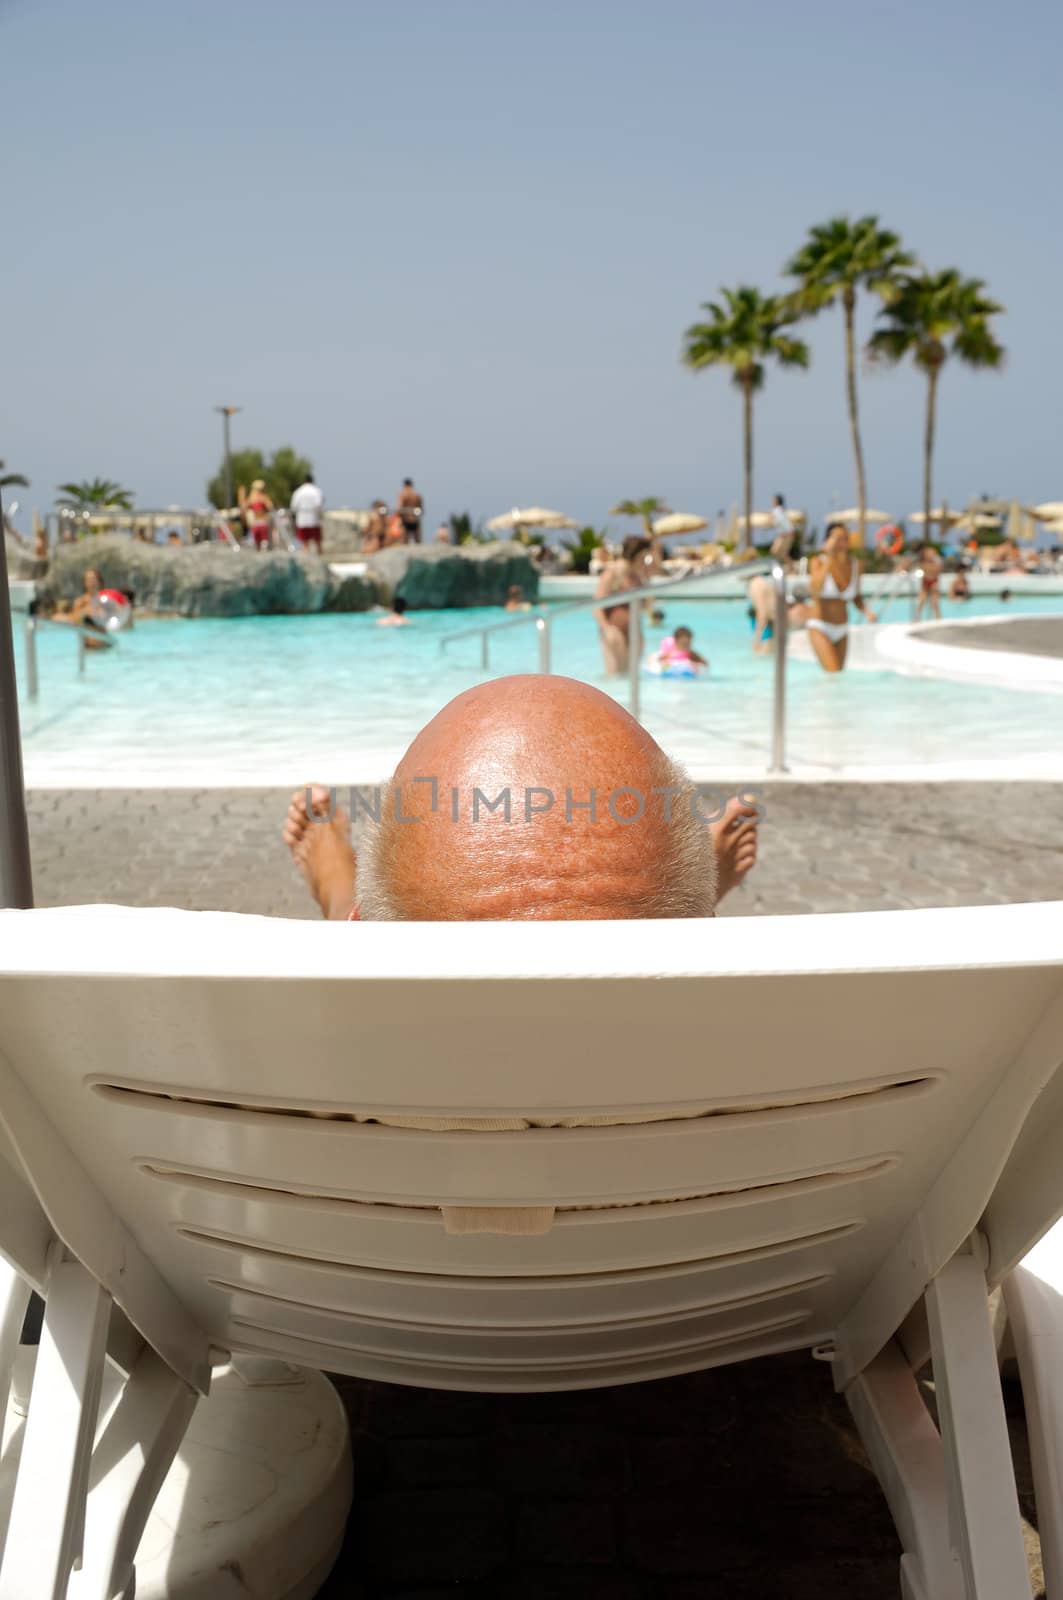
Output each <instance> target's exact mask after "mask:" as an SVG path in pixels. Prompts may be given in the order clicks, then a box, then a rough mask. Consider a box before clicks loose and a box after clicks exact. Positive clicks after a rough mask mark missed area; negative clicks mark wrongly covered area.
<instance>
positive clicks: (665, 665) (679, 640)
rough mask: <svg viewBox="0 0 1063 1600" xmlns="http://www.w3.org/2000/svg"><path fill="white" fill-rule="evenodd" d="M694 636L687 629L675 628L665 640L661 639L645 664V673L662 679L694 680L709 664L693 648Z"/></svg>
mask: <svg viewBox="0 0 1063 1600" xmlns="http://www.w3.org/2000/svg"><path fill="white" fill-rule="evenodd" d="M693 645H694V635H693V633H691V631H690V629H689V628H677V629H676V630H675V632H674V633H673V634H670V635H669V636H668V638H667V639H662V640H661V643H660V646H659V648H658V650H657V651H656V653H655V654H654V655H652V656H650V658H649V660H648V661H647V662H646V670H647V672H653V673H656V674H657V675H658V676H659V677H662V678H696V677H697V676H698V674H699V673H700V672H701V671H703V670H707V669H708V665H709V663H708V662H707V661H706V659H705V657H704V656H703V655H699V654H698V652H697V651H696V650H695V649H694V648H693Z"/></svg>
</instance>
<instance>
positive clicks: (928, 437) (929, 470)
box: [923, 366, 938, 539]
mask: <svg viewBox="0 0 1063 1600" xmlns="http://www.w3.org/2000/svg"><path fill="white" fill-rule="evenodd" d="M937 388H938V368H937V367H936V366H935V367H930V368H929V369H928V371H927V375H926V432H925V433H924V435H923V538H924V539H929V538H930V512H931V510H932V508H933V504H934V501H933V471H934V423H935V420H936V411H937Z"/></svg>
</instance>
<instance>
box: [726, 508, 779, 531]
mask: <svg viewBox="0 0 1063 1600" xmlns="http://www.w3.org/2000/svg"><path fill="white" fill-rule="evenodd" d="M735 520H736V524H737V526H738V527H739V528H744V527H745V525H746V519H745V517H738V518H736V519H735ZM749 526H750V527H751V528H773V527H774V526H775V518H774V517H773V515H772V513H771V512H770V511H754V513H753V515H752V516H751V517H750V519H749Z"/></svg>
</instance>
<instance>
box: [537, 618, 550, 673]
mask: <svg viewBox="0 0 1063 1600" xmlns="http://www.w3.org/2000/svg"><path fill="white" fill-rule="evenodd" d="M535 631H536V633H537V634H538V635H539V671H540V672H546V673H549V671H550V642H551V641H550V618H549V617H536V619H535Z"/></svg>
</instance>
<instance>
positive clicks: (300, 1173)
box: [0, 905, 1063, 1600]
mask: <svg viewBox="0 0 1063 1600" xmlns="http://www.w3.org/2000/svg"><path fill="white" fill-rule="evenodd" d="M1061 911H1063V907H1060V906H1052V905H1041V906H1021V907H998V908H987V909H979V910H966V911H962V912H959V911H958V912H951V911H948V912H913V913H890V914H882V915H869V916H848V917H817V918H783V919H772V918H767V919H748V920H747V921H730V922H721V923H708V924H690V923H682V924H667V923H654V924H652V925H642V926H640V925H626V926H624V925H606V924H595V925H594V928H593V930H592V931H593V940H590V939H589V938H588V929H587V927H586V925H571V926H569V925H557V924H555V925H507V926H505V927H497V926H492V925H479V926H468V927H462V928H461V929H455V928H453V927H448V928H446V929H442V930H441V929H438V928H431V927H428V926H425V925H407V926H404V927H397V926H386V925H385V926H376V927H373V926H370V925H366V926H365V927H361V926H359V925H353V926H343V927H330V926H326V925H322V926H313V925H305V924H298V925H286V924H284V923H283V922H279V921H269V920H267V919H257V918H235V917H229V916H195V915H190V914H184V913H175V912H154V913H153V912H121V911H118V910H115V909H109V910H108V909H98V910H94V911H88V910H86V911H84V912H80V913H78V912H67V913H56V912H35V913H10V914H6V915H5V916H4V917H0V1117H2V1120H3V1123H4V1125H5V1126H6V1129H7V1133H8V1136H9V1138H10V1141H11V1145H12V1147H13V1149H14V1150H15V1151H17V1157H13V1156H11V1155H10V1154H9V1158H8V1160H7V1162H6V1163H5V1164H4V1167H3V1169H2V1170H0V1184H2V1190H3V1193H2V1197H3V1198H4V1200H5V1202H6V1203H5V1204H4V1205H3V1208H2V1211H0V1217H2V1219H3V1220H2V1221H0V1245H2V1246H3V1249H4V1253H5V1255H6V1256H7V1259H8V1260H9V1261H10V1262H12V1264H13V1265H14V1266H15V1267H16V1268H17V1270H18V1271H19V1273H20V1274H21V1276H22V1277H23V1278H24V1279H26V1280H28V1281H29V1282H31V1283H34V1284H35V1285H36V1286H39V1287H41V1288H43V1289H44V1290H45V1291H46V1294H47V1312H46V1320H45V1334H44V1336H43V1339H42V1347H41V1354H40V1361H39V1363H38V1375H37V1378H36V1379H35V1384H34V1397H33V1401H32V1403H31V1406H30V1417H29V1421H28V1424H27V1436H26V1441H25V1454H24V1458H23V1469H22V1470H23V1472H25V1473H27V1480H26V1487H25V1488H24V1485H23V1482H22V1478H21V1475H20V1480H19V1485H18V1491H17V1494H16V1500H15V1505H14V1508H13V1512H12V1520H11V1527H10V1529H9V1533H8V1540H7V1548H6V1551H5V1556H4V1565H3V1569H2V1574H0V1600H28V1597H29V1595H30V1594H32V1595H33V1596H34V1600H36V1596H37V1595H43V1596H46V1597H47V1600H64V1597H66V1596H67V1595H68V1591H67V1589H66V1588H65V1587H64V1585H65V1584H66V1576H67V1574H68V1573H69V1571H70V1568H71V1564H72V1562H73V1560H74V1557H75V1555H76V1553H77V1552H78V1550H79V1549H81V1550H82V1552H83V1561H82V1566H81V1569H80V1571H78V1572H77V1573H76V1574H75V1577H76V1581H77V1585H78V1587H77V1588H76V1591H75V1590H74V1589H73V1588H71V1590H70V1591H69V1593H70V1595H73V1594H74V1593H75V1592H76V1595H77V1597H78V1600H82V1596H83V1595H87V1596H91V1597H92V1600H97V1597H98V1600H113V1596H114V1595H115V1594H119V1595H120V1594H121V1593H122V1592H123V1591H122V1588H121V1584H122V1583H123V1582H125V1581H128V1573H129V1562H130V1561H131V1559H132V1551H133V1550H135V1538H134V1533H135V1531H136V1528H137V1527H138V1526H142V1523H143V1517H142V1515H141V1511H142V1507H143V1504H144V1502H150V1497H151V1494H152V1492H153V1485H155V1484H157V1482H158V1480H159V1473H160V1472H162V1471H165V1464H166V1463H168V1461H169V1459H170V1458H172V1454H173V1450H174V1448H175V1447H176V1441H177V1440H178V1439H179V1437H180V1432H181V1430H182V1428H183V1427H184V1426H185V1424H186V1423H187V1418H188V1411H189V1407H190V1404H191V1399H192V1397H193V1394H194V1392H195V1391H197V1390H200V1389H202V1388H204V1387H205V1386H206V1383H207V1382H208V1381H209V1366H210V1361H211V1358H212V1352H217V1351H228V1350H236V1351H240V1350H243V1351H246V1352H250V1353H252V1354H256V1355H260V1356H264V1357H274V1358H277V1359H290V1360H295V1361H298V1362H300V1363H301V1364H304V1365H318V1366H322V1367H328V1368H330V1369H331V1370H339V1371H348V1372H353V1373H359V1374H362V1375H365V1376H369V1377H386V1378H389V1379H391V1380H393V1381H403V1382H413V1383H427V1384H449V1385H451V1386H456V1387H467V1388H481V1389H490V1388H506V1387H510V1388H525V1389H535V1388H540V1389H542V1388H558V1387H580V1386H583V1385H585V1384H587V1383H609V1382H616V1381H625V1380H627V1379H633V1378H638V1377H651V1376H656V1375H660V1374H664V1373H668V1372H681V1371H689V1370H695V1369H697V1368H700V1367H705V1366H709V1365H712V1364H715V1363H720V1362H726V1361H731V1360H738V1359H746V1358H747V1357H749V1356H754V1355H758V1354H768V1353H771V1352H772V1351H774V1350H783V1349H795V1348H801V1347H805V1348H808V1347H811V1346H820V1347H822V1349H821V1353H823V1354H827V1355H829V1357H830V1359H831V1361H832V1365H833V1373H834V1380H835V1383H836V1385H837V1387H838V1388H839V1389H840V1390H841V1391H842V1392H843V1393H844V1394H845V1395H846V1397H847V1399H848V1401H849V1404H850V1406H851V1408H852V1411H853V1415H854V1417H855V1418H856V1421H857V1424H858V1426H859V1428H860V1431H861V1434H862V1436H863V1438H864V1440H865V1443H866V1445H867V1447H868V1450H869V1453H870V1455H871V1458H872V1461H873V1463H874V1466H875V1469H876V1472H877V1473H878V1476H879V1479H880V1481H881V1483H882V1486H883V1489H884V1491H885V1493H886V1496H887V1499H888V1501H889V1504H890V1506H891V1510H892V1512H893V1516H894V1519H895V1522H896V1524H897V1527H898V1531H899V1533H900V1537H901V1541H902V1544H903V1546H904V1557H903V1561H902V1565H901V1588H902V1593H903V1595H904V1596H906V1597H907V1600H957V1597H968V1600H1027V1596H1028V1595H1029V1581H1028V1576H1027V1568H1026V1562H1025V1557H1024V1552H1023V1544H1022V1536H1021V1523H1020V1517H1019V1509H1018V1500H1017V1495H1016V1490H1015V1480H1014V1474H1013V1470H1012V1465H1011V1460H1010V1455H1009V1451H1008V1440H1007V1431H1006V1425H1005V1419H1004V1412H1003V1404H1002V1398H1001V1391H1000V1384H999V1377H998V1373H997V1362H996V1351H995V1345H994V1341H993V1336H992V1331H991V1327H990V1322H989V1314H988V1305H987V1287H988V1285H990V1284H996V1283H1000V1282H1001V1281H1004V1280H1008V1281H1007V1282H1006V1294H1007V1297H1008V1303H1009V1307H1011V1308H1012V1311H1013V1316H1014V1317H1015V1322H1016V1344H1017V1348H1018V1351H1019V1355H1020V1359H1023V1363H1024V1378H1025V1377H1026V1376H1027V1374H1032V1378H1031V1383H1030V1387H1029V1388H1028V1389H1027V1405H1028V1407H1029V1408H1030V1409H1031V1410H1032V1413H1033V1419H1034V1420H1033V1422H1032V1425H1031V1433H1032V1437H1033V1440H1034V1463H1035V1470H1036V1473H1037V1482H1036V1487H1037V1493H1038V1513H1039V1522H1040V1527H1041V1533H1042V1540H1043V1542H1044V1548H1045V1565H1046V1573H1047V1574H1049V1575H1050V1576H1049V1594H1050V1595H1053V1594H1055V1595H1057V1596H1058V1595H1059V1593H1060V1591H1059V1584H1060V1581H1061V1569H1060V1564H1059V1553H1058V1552H1059V1527H1060V1504H1059V1469H1058V1463H1059V1461H1060V1459H1061V1450H1060V1442H1059V1441H1060V1438H1061V1436H1063V1435H1061V1431H1060V1420H1059V1412H1060V1399H1059V1393H1058V1385H1057V1384H1056V1383H1055V1382H1054V1381H1053V1380H1054V1376H1055V1373H1054V1371H1053V1366H1052V1363H1051V1362H1048V1361H1046V1360H1045V1359H1043V1358H1044V1353H1045V1352H1046V1351H1050V1352H1051V1353H1053V1354H1054V1352H1055V1351H1056V1350H1058V1349H1059V1348H1060V1347H1061V1343H1063V1337H1061V1334H1060V1329H1061V1328H1063V1316H1061V1314H1060V1311H1059V1305H1060V1303H1061V1301H1060V1292H1059V1283H1060V1277H1059V1275H1058V1274H1055V1273H1054V1259H1055V1254H1054V1253H1053V1250H1052V1248H1051V1241H1046V1242H1045V1244H1044V1245H1043V1246H1042V1247H1041V1255H1042V1258H1043V1259H1042V1261H1041V1264H1040V1267H1039V1272H1040V1276H1039V1277H1038V1278H1037V1280H1036V1281H1037V1283H1038V1284H1039V1285H1040V1289H1039V1296H1038V1298H1037V1299H1036V1303H1035V1300H1034V1296H1033V1295H1032V1294H1031V1293H1030V1292H1029V1283H1028V1282H1027V1280H1025V1279H1024V1278H1023V1277H1022V1275H1021V1274H1016V1275H1015V1276H1014V1277H1011V1278H1010V1280H1009V1274H1013V1273H1014V1272H1015V1269H1016V1268H1017V1266H1018V1263H1019V1261H1020V1260H1021V1259H1022V1257H1024V1256H1027V1255H1028V1254H1029V1252H1030V1251H1031V1250H1032V1249H1033V1247H1034V1246H1035V1245H1036V1244H1037V1242H1038V1240H1039V1239H1041V1238H1042V1236H1044V1235H1046V1234H1047V1233H1048V1230H1049V1229H1051V1228H1052V1226H1053V1224H1054V1223H1055V1222H1056V1221H1057V1219H1058V1218H1059V1216H1060V1214H1061V1212H1063V1167H1061V1164H1060V1161H1059V1159H1058V1155H1059V1151H1060V1150H1061V1148H1063V1070H1061V1062H1063V918H1061V915H1060V913H1061ZM12 918H17V919H18V921H17V929H18V936H17V938H14V939H10V938H9V939H7V940H6V942H5V937H4V936H5V933H6V932H7V931H8V930H9V929H13V927H14V924H13V922H12V921H11V920H10V919H12ZM647 929H648V931H647ZM643 941H645V943H646V947H648V948H649V949H650V951H651V956H650V957H649V958H648V957H647V955H646V953H645V948H644V946H643ZM943 951H948V952H949V954H948V955H947V956H946V955H943V954H942V952H943ZM352 971H357V973H358V976H357V977H352V976H351V973H352ZM651 980H652V981H651ZM884 1002H885V1005H884ZM64 1008H65V1009H64ZM75 1015H76V1016H77V1018H78V1021H79V1027H78V1031H77V1040H78V1046H77V1053H76V1055H75V1056H73V1057H72V1055H71V1050H70V1046H69V1039H70V1037H71V1031H70V1026H69V1018H70V1017H71V1016H75ZM870 1018H873V1019H874V1022H873V1024H869V1020H868V1019H870ZM107 1019H111V1025H110V1031H109V1032H108V1031H107V1026H106V1024H107ZM650 1050H652V1052H653V1054H652V1058H651V1057H650V1055H649V1054H648V1052H649V1051H650ZM647 1093H649V1094H651V1095H652V1096H653V1098H652V1099H650V1100H647V1098H646V1096H647ZM706 1101H710V1102H711V1104H709V1105H707V1106H706ZM692 1108H700V1114H699V1115H697V1116H691V1115H690V1113H691V1110H692ZM662 1111H664V1112H666V1113H668V1117H667V1119H666V1120H664V1121H658V1122H652V1123H648V1124H645V1125H642V1124H640V1125H636V1126H623V1127H620V1126H617V1127H595V1128H586V1127H583V1128H572V1129H542V1130H537V1131H534V1132H532V1133H529V1134H506V1133H488V1132H484V1133H475V1134H469V1133H442V1132H433V1131H432V1130H431V1129H430V1128H425V1129H419V1130H415V1129H406V1128H389V1127H383V1126H376V1125H374V1124H373V1123H369V1124H366V1123H363V1122H357V1121H353V1120H351V1119H352V1117H356V1116H359V1115H370V1116H376V1117H383V1118H384V1119H385V1120H386V1119H387V1118H388V1117H389V1116H391V1117H395V1118H403V1117H411V1116H412V1117H421V1118H425V1117H428V1118H430V1117H432V1116H461V1117H487V1118H489V1117H500V1116H507V1115H513V1114H516V1113H519V1112H525V1113H531V1114H534V1115H535V1116H538V1117H543V1116H545V1117H547V1118H549V1117H551V1116H564V1115H568V1116H572V1115H576V1116H579V1115H601V1114H608V1115H614V1114H616V1115H642V1114H644V1115H646V1116H654V1115H659V1114H660V1113H661V1112H662ZM710 1113H711V1114H710ZM16 1163H17V1164H16ZM24 1175H25V1176H24ZM27 1176H28V1178H29V1180H30V1181H32V1184H33V1187H34V1190H35V1191H36V1193H35V1194H31V1193H30V1192H29V1188H28V1184H27V1181H26V1179H27ZM448 1205H449V1206H459V1207H473V1208H475V1207H478V1206H480V1207H484V1208H487V1209H488V1210H491V1209H492V1208H498V1207H502V1208H507V1207H508V1208H513V1209H514V1210H516V1211H519V1210H521V1209H522V1208H527V1209H535V1208H540V1209H541V1208H544V1207H545V1208H547V1209H549V1210H551V1213H552V1215H553V1216H554V1222H553V1225H552V1226H551V1227H550V1228H549V1229H548V1231H546V1232H545V1233H539V1234H536V1235H534V1236H529V1237H521V1236H506V1237H498V1236H497V1235H490V1234H488V1235H483V1234H474V1235H471V1236H461V1237H456V1238H455V1237H451V1236H450V1235H448V1234H447V1233H446V1232H445V1231H444V1229H443V1226H442V1220H441V1212H442V1210H443V1208H445V1207H446V1206H448ZM57 1241H61V1244H60V1243H57ZM1056 1253H1058V1252H1056ZM1031 1260H1033V1261H1036V1260H1037V1257H1036V1255H1035V1256H1034V1257H1032V1258H1031ZM798 1263H799V1265H798ZM1022 1270H1023V1272H1025V1273H1027V1275H1029V1273H1030V1271H1031V1270H1032V1269H1031V1268H1024V1269H1022ZM21 1292H22V1291H21V1290H20V1289H19V1288H18V1286H17V1285H14V1286H9V1299H8V1309H7V1312H6V1315H5V1318H4V1320H3V1323H2V1324H0V1327H2V1330H3V1335H4V1338H5V1340H6V1341H7V1342H8V1343H9V1342H10V1340H11V1338H12V1337H13V1335H12V1333H11V1330H12V1329H13V1328H14V1327H15V1326H16V1325H17V1323H18V1320H19V1315H20V1312H19V1296H20V1294H21ZM116 1308H120V1311H119V1310H117V1309H116ZM1015 1308H1018V1310H1016V1309H1015ZM1023 1316H1025V1323H1024V1322H1023V1320H1022V1319H1023ZM109 1327H110V1329H111V1336H110V1338H111V1342H110V1351H111V1356H112V1359H117V1360H118V1361H119V1364H120V1365H122V1370H123V1371H124V1372H126V1373H127V1374H128V1375H129V1381H128V1382H127V1383H126V1385H125V1391H124V1394H125V1399H126V1402H131V1403H127V1404H126V1410H125V1412H124V1413H123V1414H122V1419H121V1421H119V1412H120V1411H121V1406H122V1403H123V1402H119V1403H118V1408H117V1409H116V1411H115V1413H114V1426H115V1429H116V1434H115V1437H116V1440H118V1441H127V1440H135V1441H137V1443H136V1446H135V1447H134V1448H133V1449H132V1451H131V1452H127V1453H126V1454H124V1455H121V1456H120V1457H118V1456H116V1459H121V1460H122V1461H123V1462H125V1461H126V1460H127V1459H129V1457H130V1455H131V1456H132V1457H133V1458H134V1459H135V1461H136V1462H137V1463H139V1464H138V1465H136V1466H135V1468H133V1469H130V1471H129V1473H128V1474H127V1476H126V1479H125V1481H123V1483H122V1484H121V1485H120V1486H119V1484H118V1483H117V1480H116V1482H115V1487H114V1494H113V1504H112V1503H110V1502H109V1506H108V1513H107V1515H106V1516H104V1517H103V1518H102V1519H101V1522H100V1528H101V1529H102V1531H101V1532H97V1530H96V1523H95V1513H96V1503H95V1501H94V1498H93V1496H94V1495H95V1496H96V1497H97V1499H99V1498H100V1497H99V1496H98V1495H97V1489H98V1482H97V1481H96V1480H94V1479H93V1471H94V1469H93V1468H89V1467H88V1466H87V1462H86V1451H87V1444H86V1441H90V1440H91V1437H92V1431H93V1424H92V1413H93V1411H94V1407H95V1401H96V1396H97V1395H98V1392H99V1389H100V1384H101V1374H102V1371H103V1365H104V1359H105V1349H107V1348H108V1329H109ZM131 1328H135V1329H137V1330H138V1332H137V1333H136V1334H132V1332H131ZM1053 1341H1054V1343H1053ZM1034 1342H1036V1348H1037V1351H1038V1359H1037V1360H1035V1361H1033V1362H1031V1359H1030V1353H1029V1352H1030V1347H1031V1345H1032V1344H1033V1343H1034ZM928 1359H930V1360H932V1362H933V1376H934V1384H935V1390H936V1400H937V1409H938V1414H939V1417H940V1432H939V1431H938V1429H937V1427H935V1426H934V1424H933V1422H932V1420H931V1417H930V1414H929V1412H928V1411H927V1408H926V1406H925V1404H924V1402H923V1399H922V1396H921V1394H920V1392H919V1387H918V1383H917V1374H918V1373H919V1371H920V1370H921V1369H922V1368H923V1367H924V1366H925V1364H926V1362H927V1360H928ZM5 1370H6V1368H5ZM38 1391H39V1393H40V1402H41V1403H40V1405H39V1406H38ZM110 1425H111V1424H110V1420H109V1421H108V1430H109V1428H110ZM1038 1430H1040V1432H1038ZM103 1437H104V1438H105V1437H106V1431H105V1433H104V1435H103ZM56 1440H61V1445H60V1446H57V1445H56V1443H55V1441H56ZM42 1441H48V1443H47V1446H46V1445H45V1443H43V1442H42ZM99 1449H100V1446H99V1444H98V1445H97V1452H96V1453H97V1455H98V1454H99ZM95 1459H96V1458H95V1456H94V1458H93V1460H94V1461H95ZM57 1463H59V1466H58V1467H57ZM60 1468H61V1470H60ZM86 1486H88V1488H89V1491H90V1492H89V1496H88V1515H87V1517H86V1513H85V1506H86V1497H85V1490H86ZM130 1491H132V1492H130ZM45 1507H47V1510H45V1509H44V1508H45ZM45 1524H47V1526H45ZM83 1530H84V1536H83ZM42 1541H43V1545H42ZM42 1548H46V1550H47V1568H46V1571H47V1583H48V1586H47V1587H44V1586H42V1584H41V1580H40V1572H41V1568H40V1565H39V1562H40V1554H41V1549H42ZM29 1550H33V1567H34V1577H33V1587H32V1588H29V1587H27V1583H29V1581H30V1580H29V1577H28V1572H29V1566H28V1565H27V1563H28V1562H29V1560H30V1558H29V1556H28V1555H27V1551H29ZM87 1574H91V1576H86V1575H87ZM93 1584H95V1585H96V1586H95V1587H92V1585H93ZM108 1585H110V1588H108Z"/></svg>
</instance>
